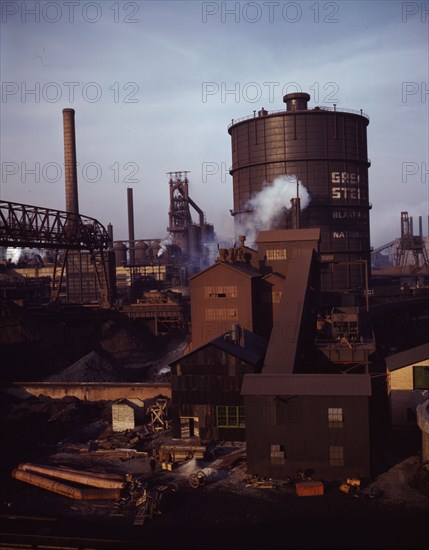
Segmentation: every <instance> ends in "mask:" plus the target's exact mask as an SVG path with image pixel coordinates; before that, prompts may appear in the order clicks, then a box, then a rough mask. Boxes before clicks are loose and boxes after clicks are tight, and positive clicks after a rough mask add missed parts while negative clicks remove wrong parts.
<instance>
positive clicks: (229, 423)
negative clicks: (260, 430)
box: [216, 405, 344, 428]
mask: <svg viewBox="0 0 429 550" xmlns="http://www.w3.org/2000/svg"><path fill="white" fill-rule="evenodd" d="M328 422H329V427H330V428H342V427H343V426H344V422H343V409H342V408H341V407H329V408H328ZM216 425H217V426H218V428H244V427H245V426H246V424H245V420H244V407H243V406H231V405H218V406H217V407H216Z"/></svg>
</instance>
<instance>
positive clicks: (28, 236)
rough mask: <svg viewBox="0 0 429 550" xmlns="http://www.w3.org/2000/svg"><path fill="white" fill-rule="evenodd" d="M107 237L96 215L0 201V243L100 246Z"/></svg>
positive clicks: (80, 248)
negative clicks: (90, 215) (91, 215)
mask: <svg viewBox="0 0 429 550" xmlns="http://www.w3.org/2000/svg"><path fill="white" fill-rule="evenodd" d="M110 244H111V239H110V237H109V235H108V233H107V231H106V229H105V228H104V226H103V225H101V224H100V222H98V221H97V220H96V219H94V218H89V217H87V216H81V215H80V214H72V213H70V212H63V211H61V210H50V209H48V208H43V207H39V206H32V205H28V204H18V203H13V202H7V201H0V245H1V246H21V247H30V248H69V249H78V250H101V249H103V248H108V247H109V246H110Z"/></svg>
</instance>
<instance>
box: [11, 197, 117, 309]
mask: <svg viewBox="0 0 429 550" xmlns="http://www.w3.org/2000/svg"><path fill="white" fill-rule="evenodd" d="M111 244H112V241H111V239H110V237H109V234H108V233H107V231H106V229H105V228H104V226H103V225H102V224H101V223H100V222H99V221H98V220H96V219H94V218H89V217H88V216H82V215H80V214H74V213H70V212H64V211H61V210H51V209H49V208H44V207H40V206H32V205H28V204H19V203H14V202H7V201H0V246H4V247H8V246H13V247H27V248H45V249H55V250H57V252H59V251H60V250H64V251H65V254H64V255H63V260H62V264H61V265H57V256H58V253H57V254H55V265H54V272H53V284H52V287H53V290H55V289H57V298H58V295H59V291H60V287H61V282H62V278H63V275H64V270H65V266H66V263H67V258H68V256H69V252H70V251H73V250H74V251H88V252H89V253H90V260H91V264H92V266H93V271H94V274H95V277H96V281H97V286H98V291H99V294H100V298H101V302H102V303H103V304H104V305H107V304H108V303H109V302H110V296H111V289H110V285H109V279H108V275H107V268H106V262H105V254H104V252H103V251H104V250H107V249H108V248H109V247H110V246H111ZM70 265H71V264H70ZM58 267H60V279H59V283H58V287H57V281H56V275H57V268H58ZM70 271H71V269H70Z"/></svg>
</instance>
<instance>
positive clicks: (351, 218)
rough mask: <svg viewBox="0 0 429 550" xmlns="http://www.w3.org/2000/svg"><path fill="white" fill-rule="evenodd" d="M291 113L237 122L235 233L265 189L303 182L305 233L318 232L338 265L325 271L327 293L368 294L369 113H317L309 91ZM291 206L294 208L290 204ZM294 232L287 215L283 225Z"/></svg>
mask: <svg viewBox="0 0 429 550" xmlns="http://www.w3.org/2000/svg"><path fill="white" fill-rule="evenodd" d="M283 99H284V102H285V103H286V110H285V111H280V112H274V113H272V114H270V113H268V112H267V111H266V110H265V109H263V110H261V111H259V113H258V115H256V113H255V116H251V117H249V118H246V119H241V120H240V121H238V122H234V121H232V123H231V124H230V126H229V128H228V132H229V134H230V135H231V143H232V167H231V170H230V174H231V175H232V177H233V189H234V216H235V217H234V220H235V227H236V231H237V232H239V231H241V228H242V227H243V225H246V224H245V223H243V222H245V219H246V217H248V216H250V215H251V214H250V213H249V212H248V211H246V210H248V207H247V206H246V203H247V201H248V200H249V199H250V198H251V197H252V196H253V195H254V194H255V193H258V192H259V191H261V189H262V187H263V185H264V184H266V183H267V182H269V183H271V182H273V181H274V180H275V179H276V178H277V177H279V176H282V175H285V174H286V175H289V176H292V175H294V176H296V177H297V178H298V180H299V181H300V182H301V183H302V185H304V186H305V187H306V188H307V190H308V192H309V195H310V202H309V204H308V206H307V207H306V208H305V209H304V210H302V211H301V215H300V221H299V224H300V228H311V227H319V228H320V230H321V244H320V252H321V254H322V255H324V256H326V257H329V256H333V259H334V263H333V264H331V265H330V267H329V268H327V269H325V270H323V273H322V289H323V290H345V289H357V288H362V289H363V288H365V269H369V267H370V234H369V209H370V204H369V201H368V168H369V166H370V162H369V160H368V153H367V126H368V124H369V118H368V116H367V115H365V114H364V113H362V111H360V112H357V111H350V110H343V111H342V110H339V109H336V108H326V107H315V108H313V109H309V108H308V106H307V102H308V101H309V99H310V96H309V95H308V94H306V93H294V94H288V95H286V96H285V97H284V98H283ZM285 206H286V207H287V208H289V207H290V205H289V204H288V205H285ZM285 228H289V227H288V222H287V219H286V217H285V218H284V219H283V220H281V222H280V223H278V225H277V226H276V227H271V228H270V229H285Z"/></svg>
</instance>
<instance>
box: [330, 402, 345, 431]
mask: <svg viewBox="0 0 429 550" xmlns="http://www.w3.org/2000/svg"><path fill="white" fill-rule="evenodd" d="M328 421H329V427H330V428H342V427H343V409H342V408H341V407H329V408H328Z"/></svg>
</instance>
